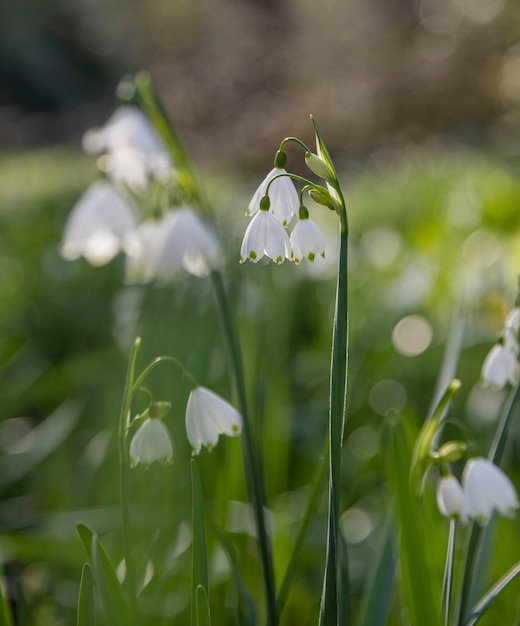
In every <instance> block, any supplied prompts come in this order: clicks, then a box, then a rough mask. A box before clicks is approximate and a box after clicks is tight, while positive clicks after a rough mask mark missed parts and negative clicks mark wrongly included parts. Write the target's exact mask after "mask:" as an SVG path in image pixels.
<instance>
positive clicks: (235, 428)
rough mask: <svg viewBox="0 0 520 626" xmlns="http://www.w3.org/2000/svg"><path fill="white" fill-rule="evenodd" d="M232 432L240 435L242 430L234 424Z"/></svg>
mask: <svg viewBox="0 0 520 626" xmlns="http://www.w3.org/2000/svg"><path fill="white" fill-rule="evenodd" d="M231 430H232V431H233V432H234V433H235V434H238V433H239V432H240V428H239V427H238V424H233V426H232V427H231Z"/></svg>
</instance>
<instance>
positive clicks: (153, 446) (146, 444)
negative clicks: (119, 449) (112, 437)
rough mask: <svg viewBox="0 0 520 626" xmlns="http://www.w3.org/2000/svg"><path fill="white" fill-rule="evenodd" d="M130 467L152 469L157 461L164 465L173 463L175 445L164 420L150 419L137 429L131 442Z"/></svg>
mask: <svg viewBox="0 0 520 626" xmlns="http://www.w3.org/2000/svg"><path fill="white" fill-rule="evenodd" d="M129 456H130V466H131V467H136V465H139V464H141V465H144V466H145V467H146V468H148V467H150V465H151V464H152V463H154V462H155V461H157V462H158V463H161V464H162V465H167V464H171V463H173V445H172V441H171V437H170V433H169V432H168V429H167V428H166V426H165V425H164V424H163V422H162V420H160V419H154V418H148V419H146V420H145V421H144V422H143V423H142V424H141V426H139V428H138V429H137V431H136V433H135V435H134V436H133V438H132V441H131V442H130V452H129Z"/></svg>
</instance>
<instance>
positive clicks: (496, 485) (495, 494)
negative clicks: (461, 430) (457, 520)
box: [462, 457, 519, 524]
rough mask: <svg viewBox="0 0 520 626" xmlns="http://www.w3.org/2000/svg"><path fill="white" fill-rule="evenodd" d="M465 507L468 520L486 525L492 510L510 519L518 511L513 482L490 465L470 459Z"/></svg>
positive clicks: (464, 476) (465, 476) (464, 479)
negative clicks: (474, 520) (469, 518)
mask: <svg viewBox="0 0 520 626" xmlns="http://www.w3.org/2000/svg"><path fill="white" fill-rule="evenodd" d="M462 485H463V489H464V499H465V507H466V511H467V514H468V516H469V517H472V518H474V519H476V520H477V521H478V522H479V523H480V524H485V523H486V522H487V520H488V518H489V516H490V515H491V512H492V511H493V510H497V511H498V512H499V513H501V514H502V515H505V516H511V515H512V514H513V513H514V511H515V509H517V508H518V506H519V504H518V496H517V493H516V490H515V488H514V486H513V483H512V482H511V480H510V479H509V478H508V477H507V476H506V474H504V472H503V471H502V470H501V469H500V468H499V467H497V466H496V465H494V464H493V463H492V462H491V461H488V460H487V459H485V458H483V457H477V458H473V459H470V460H469V461H468V462H467V463H466V466H465V468H464V472H463V474H462Z"/></svg>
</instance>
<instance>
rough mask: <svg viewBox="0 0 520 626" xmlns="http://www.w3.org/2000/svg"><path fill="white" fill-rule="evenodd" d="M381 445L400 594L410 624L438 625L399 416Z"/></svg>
mask: <svg viewBox="0 0 520 626" xmlns="http://www.w3.org/2000/svg"><path fill="white" fill-rule="evenodd" d="M384 434H385V439H386V442H385V449H387V450H388V451H389V454H388V459H387V461H388V462H387V472H388V476H389V478H390V482H391V484H392V487H393V491H394V495H395V500H396V512H397V518H398V521H399V526H400V536H401V539H400V559H401V568H402V573H403V575H402V582H403V588H402V598H403V601H404V603H405V605H406V606H407V607H408V610H409V612H410V620H411V623H413V624H420V625H421V626H438V624H439V612H438V607H436V606H435V605H434V602H433V597H432V596H433V594H432V585H431V573H430V571H429V567H428V562H427V558H426V556H427V554H426V549H427V547H428V543H427V542H426V541H424V539H423V536H422V532H421V525H420V519H419V501H418V498H415V497H414V496H413V494H412V491H411V489H410V480H409V477H410V471H409V468H410V450H409V448H408V444H407V442H406V437H405V432H404V428H403V424H402V419H401V417H400V416H399V415H396V414H394V415H392V416H390V417H389V419H388V420H387V422H386V424H385V432H384Z"/></svg>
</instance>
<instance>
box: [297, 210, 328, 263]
mask: <svg viewBox="0 0 520 626" xmlns="http://www.w3.org/2000/svg"><path fill="white" fill-rule="evenodd" d="M291 246H292V249H293V258H294V260H295V262H296V263H299V262H300V261H301V260H302V259H303V258H304V257H306V258H307V259H309V261H314V259H315V258H316V256H317V255H320V256H322V257H324V256H325V236H324V235H323V233H322V232H321V230H320V229H319V228H318V226H317V225H316V224H315V223H314V222H313V221H312V220H311V219H308V218H307V219H299V220H298V221H297V222H296V224H295V226H294V228H293V230H292V233H291Z"/></svg>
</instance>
